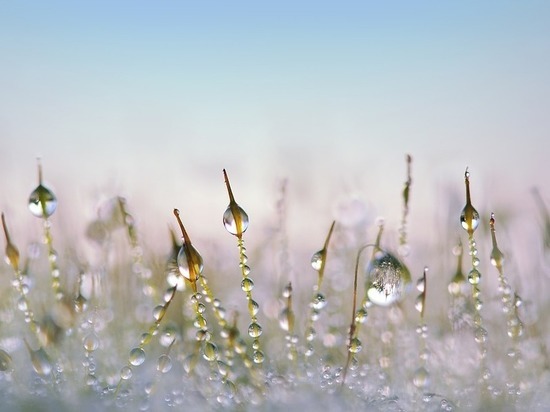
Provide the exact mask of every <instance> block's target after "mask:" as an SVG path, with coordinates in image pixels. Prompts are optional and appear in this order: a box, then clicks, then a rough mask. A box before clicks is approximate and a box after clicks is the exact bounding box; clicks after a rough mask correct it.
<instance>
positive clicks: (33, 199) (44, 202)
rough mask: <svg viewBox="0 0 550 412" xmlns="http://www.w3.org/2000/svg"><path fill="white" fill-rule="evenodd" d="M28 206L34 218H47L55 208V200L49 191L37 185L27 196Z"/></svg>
mask: <svg viewBox="0 0 550 412" xmlns="http://www.w3.org/2000/svg"><path fill="white" fill-rule="evenodd" d="M28 206H29V210H30V211H31V213H32V214H33V215H34V216H36V217H43V218H48V217H50V216H51V215H52V214H53V213H54V212H55V209H56V208H57V199H56V197H55V195H54V194H53V192H52V191H51V190H50V189H48V188H47V187H45V186H43V185H42V184H39V185H38V187H37V188H36V189H34V190H33V192H32V193H31V195H30V196H29V203H28Z"/></svg>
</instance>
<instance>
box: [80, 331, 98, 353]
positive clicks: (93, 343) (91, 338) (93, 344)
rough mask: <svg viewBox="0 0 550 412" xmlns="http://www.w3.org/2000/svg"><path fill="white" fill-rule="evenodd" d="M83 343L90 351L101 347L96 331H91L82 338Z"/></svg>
mask: <svg viewBox="0 0 550 412" xmlns="http://www.w3.org/2000/svg"><path fill="white" fill-rule="evenodd" d="M82 344H83V346H84V349H85V350H87V351H88V352H93V351H95V350H96V349H97V348H99V338H98V337H97V335H96V334H95V333H93V332H92V333H89V334H88V335H86V336H85V337H84V339H83V340H82Z"/></svg>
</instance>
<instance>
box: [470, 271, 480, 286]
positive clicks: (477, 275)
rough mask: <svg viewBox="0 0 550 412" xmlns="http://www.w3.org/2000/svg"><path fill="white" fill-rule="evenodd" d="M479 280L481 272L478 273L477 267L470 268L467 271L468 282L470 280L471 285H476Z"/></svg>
mask: <svg viewBox="0 0 550 412" xmlns="http://www.w3.org/2000/svg"><path fill="white" fill-rule="evenodd" d="M480 280H481V273H479V271H478V270H477V269H472V270H471V271H470V273H468V282H470V283H471V284H472V285H478V284H479V281H480Z"/></svg>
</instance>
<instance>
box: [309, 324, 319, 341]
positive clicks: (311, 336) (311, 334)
mask: <svg viewBox="0 0 550 412" xmlns="http://www.w3.org/2000/svg"><path fill="white" fill-rule="evenodd" d="M316 336H317V332H316V331H315V329H314V328H312V327H310V328H308V330H307V331H306V340H307V341H308V342H311V341H313V340H314V339H315V337H316Z"/></svg>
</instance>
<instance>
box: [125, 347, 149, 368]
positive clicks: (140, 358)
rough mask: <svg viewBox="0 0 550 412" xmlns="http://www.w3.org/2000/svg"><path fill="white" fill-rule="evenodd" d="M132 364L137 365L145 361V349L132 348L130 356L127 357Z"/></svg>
mask: <svg viewBox="0 0 550 412" xmlns="http://www.w3.org/2000/svg"><path fill="white" fill-rule="evenodd" d="M128 360H129V362H130V364H131V365H132V366H139V365H141V364H142V363H143V362H145V351H144V350H143V349H141V348H134V349H132V350H131V351H130V357H129V358H128Z"/></svg>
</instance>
